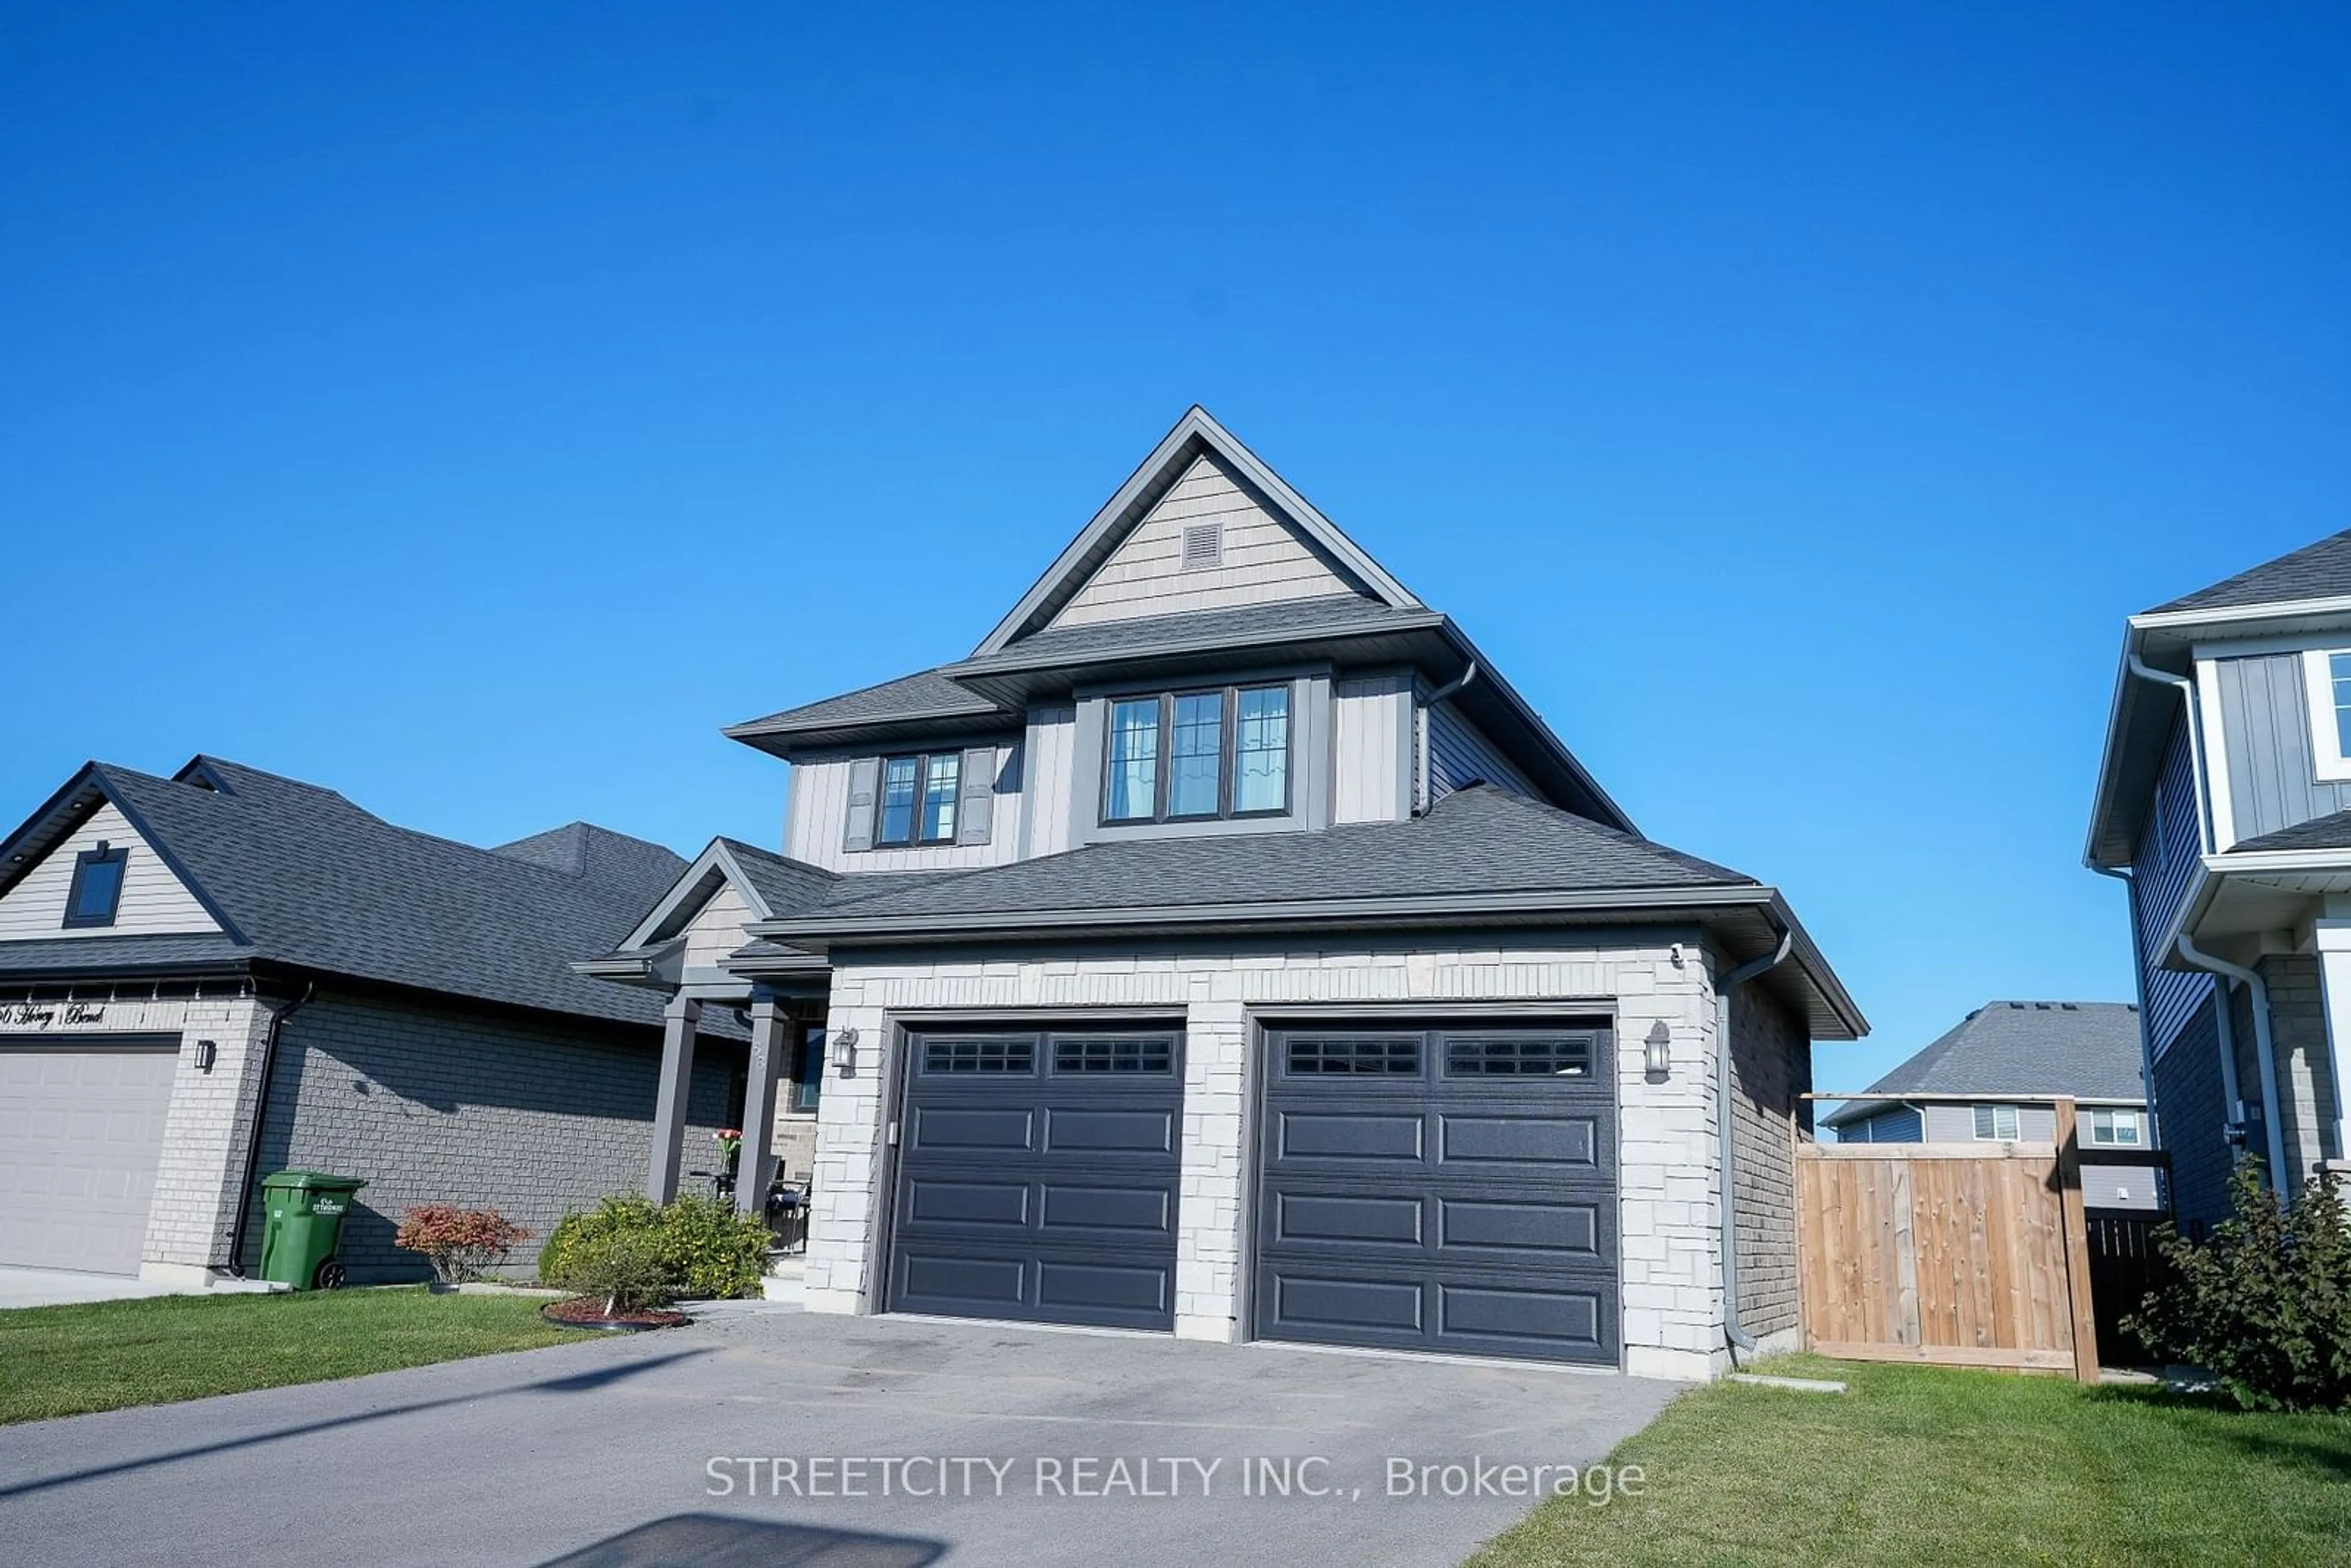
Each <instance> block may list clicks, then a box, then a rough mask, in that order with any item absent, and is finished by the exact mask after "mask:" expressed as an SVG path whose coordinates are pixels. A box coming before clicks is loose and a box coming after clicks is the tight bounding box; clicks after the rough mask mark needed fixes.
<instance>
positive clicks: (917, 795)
mask: <svg viewBox="0 0 2351 1568" xmlns="http://www.w3.org/2000/svg"><path fill="white" fill-rule="evenodd" d="M962 775H963V754H962V753H960V752H956V751H949V752H944V753H941V754H940V755H937V756H923V757H885V758H883V759H882V802H881V805H882V810H881V812H880V821H878V823H877V824H876V826H877V829H878V831H876V832H875V833H874V835H873V841H874V843H875V844H876V845H878V846H882V847H883V848H888V847H891V846H893V845H895V846H904V845H910V844H951V843H953V842H955V837H956V789H957V787H958V786H959V785H960V784H961V783H962Z"/></svg>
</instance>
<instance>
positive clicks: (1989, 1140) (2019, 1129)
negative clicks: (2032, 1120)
mask: <svg viewBox="0 0 2351 1568" xmlns="http://www.w3.org/2000/svg"><path fill="white" fill-rule="evenodd" d="M1976 1110H1985V1111H1990V1112H1991V1132H1989V1133H1986V1132H1982V1131H1980V1130H1979V1131H1978V1132H1977V1133H1976V1142H1978V1143H1980V1144H2013V1143H2019V1142H2021V1141H2022V1136H2023V1133H2024V1124H2023V1120H2022V1118H2021V1117H2020V1116H2018V1115H2017V1113H2016V1107H2015V1106H2013V1105H1984V1106H1978V1107H1973V1108H1971V1109H1970V1112H1969V1119H1970V1121H1972V1120H1973V1119H1974V1113H1975V1111H1976ZM2002 1111H2005V1112H2007V1113H2008V1131H2007V1132H2006V1133H2002V1132H2001V1130H2000V1113H2001V1112H2002Z"/></svg>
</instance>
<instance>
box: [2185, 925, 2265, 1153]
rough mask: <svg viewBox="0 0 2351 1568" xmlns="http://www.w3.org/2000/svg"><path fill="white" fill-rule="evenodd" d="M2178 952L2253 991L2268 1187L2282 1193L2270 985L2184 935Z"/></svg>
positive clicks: (2225, 1001)
mask: <svg viewBox="0 0 2351 1568" xmlns="http://www.w3.org/2000/svg"><path fill="white" fill-rule="evenodd" d="M2179 956H2181V957H2182V958H2184V959H2186V960H2187V961H2188V962H2189V963H2190V964H2192V965H2194V966H2195V967H2197V968H2199V969H2203V970H2206V971H2209V972H2210V973H2211V974H2215V975H2220V976H2222V977H2225V978H2228V979H2231V980H2240V981H2242V982H2243V983H2244V986H2245V988H2246V990H2247V991H2249V992H2250V993H2251V994H2252V1004H2253V1058H2254V1060H2255V1061H2257V1062H2259V1063H2260V1065H2261V1074H2262V1131H2263V1132H2264V1133H2266V1134H2268V1142H2269V1156H2270V1169H2269V1177H2270V1190H2271V1191H2273V1192H2280V1193H2282V1192H2284V1191H2285V1190H2286V1168H2285V1125H2284V1121H2285V1118H2284V1116H2283V1114H2282V1111H2283V1106H2282V1104H2281V1103H2280V1102H2279V1100H2278V1081H2277V1046H2276V1042H2275V1041H2274V1040H2273V1039H2272V1038H2271V1036H2270V988H2269V986H2268V984H2267V982H2265V981H2264V980H2262V977H2261V976H2260V975H2258V974H2256V973H2255V972H2254V971H2252V970H2251V969H2248V968H2246V967H2244V966H2242V965H2241V964H2231V963H2230V962H2229V961H2228V960H2227V959H2225V958H2215V957H2214V956H2212V955H2210V953H2206V952H2203V951H2201V950H2200V949H2199V948H2198V947H2197V946H2196V944H2195V943H2194V942H2193V941H2192V940H2190V939H2189V937H2187V936H2181V937H2180V938H2179ZM2228 1006H2229V991H2228V988H2227V987H2226V986H2223V987H2221V988H2220V1007H2221V1009H2223V1010H2224V1012H2225V1010H2226V1009H2227V1008H2228ZM2219 1032H2220V1034H2221V1035H2222V1037H2223V1038H2224V1039H2228V1038H2229V1037H2230V1035H2231V1030H2228V1029H2222V1030H2220V1031H2219ZM2228 1049H2230V1050H2231V1051H2233V1050H2234V1040H2232V1039H2231V1040H2230V1045H2229V1047H2228ZM2235 1076H2236V1073H2235V1068H2234V1064H2233V1063H2231V1071H2230V1077H2231V1078H2232V1079H2233V1078H2234V1077H2235Z"/></svg>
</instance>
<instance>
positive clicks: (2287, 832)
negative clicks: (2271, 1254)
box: [2085, 532, 2351, 1222]
mask: <svg viewBox="0 0 2351 1568" xmlns="http://www.w3.org/2000/svg"><path fill="white" fill-rule="evenodd" d="M2085 858H2086V860H2087V862H2088V863H2089V865H2090V866H2091V867H2092V868H2093V869H2094V870H2097V871H2101V872H2105V873H2108V874H2110V875H2114V876H2117V877H2121V878H2123V879H2124V880H2125V881H2126V882H2127V883H2128V884H2129V890H2130V897H2129V906H2130V923H2131V932H2132V936H2133V939H2134V941H2133V945H2134V951H2135V953H2136V956H2137V966H2138V985H2139V1001H2140V1013H2141V1016H2142V1018H2143V1019H2144V1023H2145V1030H2146V1034H2145V1051H2146V1053H2147V1063H2148V1071H2149V1077H2150V1080H2151V1082H2152V1083H2153V1086H2154V1092H2155V1119H2156V1126H2157V1129H2158V1137H2159V1139H2160V1141H2161V1143H2162V1145H2163V1147H2164V1148H2165V1149H2166V1150H2167V1151H2168V1153H2169V1154H2170V1156H2171V1173H2172V1192H2171V1198H2172V1206H2173V1207H2174V1209H2175V1210H2176V1211H2177V1212H2178V1214H2179V1216H2180V1217H2181V1218H2182V1219H2183V1221H2193V1222H2203V1221H2209V1220H2211V1219H2214V1218H2220V1217H2221V1216H2223V1215H2224V1214H2225V1213H2226V1212H2227V1207H2228V1204H2227V1197H2226V1193H2225V1184H2226V1182H2227V1179H2228V1176H2229V1174H2230V1172H2231V1167H2232V1166H2233V1164H2234V1162H2235V1161H2236V1160H2238V1159H2240V1158H2241V1157H2243V1156H2245V1155H2255V1156H2258V1157H2260V1159H2261V1160H2262V1165H2263V1167H2264V1169H2265V1170H2266V1171H2267V1172H2268V1173H2269V1176H2270V1179H2272V1180H2273V1181H2274V1182H2277V1183H2280V1184H2282V1185H2283V1187H2284V1188H2285V1189H2286V1190H2288V1191H2294V1190H2298V1189H2299V1188H2300V1187H2301V1186H2303V1184H2304V1182H2305V1181H2307V1180H2308V1179H2309V1178H2310V1176H2311V1174H2312V1173H2313V1172H2314V1171H2315V1170H2317V1169H2318V1168H2319V1167H2320V1166H2322V1165H2326V1164H2340V1163H2341V1162H2342V1161H2343V1159H2344V1157H2345V1131H2344V1105H2343V1098H2344V1097H2343V1089H2342V1084H2343V1071H2344V1064H2345V1051H2346V1041H2351V532H2346V533H2340V534H2336V535H2335V536H2334V537H2333V538H2325V539H2322V540H2320V541H2319V542H2318V543H2316V544H2314V545H2311V546H2308V547H2306V548H2305V549H2299V550H2295V551H2294V552H2293V553H2292V554H2289V555H2284V556H2281V557H2279V558H2278V559H2275V560H2273V561H2269V562H2266V563H2264V564H2263V565H2261V566H2257V567H2255V568H2253V569H2252V570H2249V571H2245V572H2241V573H2240V574H2238V575H2237V576H2235V577H2231V578H2230V579H2228V580H2225V581H2222V582H2217V583H2214V584H2213V585H2212V586H2210V588H2204V589H2199V590H2198V591H2196V592H2194V593H2190V594H2188V595H2186V596H2185V597H2183V598H2179V599H2175V600H2173V601H2170V602H2169V603H2167V604H2160V605H2158V606H2156V607H2155V608H2154V609H2152V610H2149V611H2147V612H2145V613H2144V614H2139V615H2134V616H2132V617H2131V618H2130V620H2129V622H2127V623H2126V627H2125V629H2124V632H2123V650H2122V668H2121V671H2120V673H2119V674H2117V675H2116V683H2115V696H2114V706H2113V709H2112V711H2111V714H2110V715H2109V716H2108V719H2107V723H2106V742H2105V759H2104V761H2103V763H2102V765H2101V767H2100V769H2099V774H2098V786H2097V796H2096V800H2095V804H2094V806H2093V808H2092V811H2091V816H2090V833H2089V843H2088V848H2087V851H2086V855H2085Z"/></svg>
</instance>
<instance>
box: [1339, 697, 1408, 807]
mask: <svg viewBox="0 0 2351 1568" xmlns="http://www.w3.org/2000/svg"><path fill="white" fill-rule="evenodd" d="M1332 745H1333V747H1334V748H1335V749H1334V755H1333V757H1332V780H1331V784H1332V798H1331V820H1332V821H1334V822H1393V821H1403V820H1404V819H1405V818H1406V817H1409V816H1411V815H1412V793H1413V785H1412V760H1413V758H1412V754H1413V674H1412V672H1411V671H1409V670H1386V671H1381V672H1378V673H1375V674H1356V675H1342V676H1340V677H1339V678H1338V680H1337V681H1336V682H1335V683H1333V685H1332Z"/></svg>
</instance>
